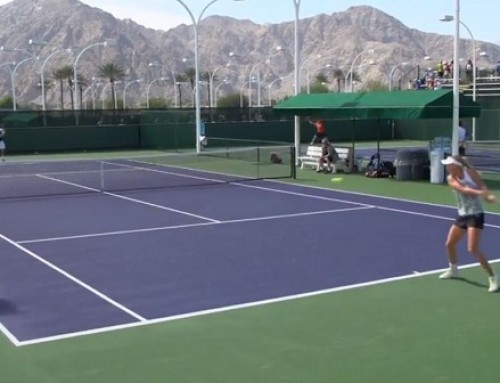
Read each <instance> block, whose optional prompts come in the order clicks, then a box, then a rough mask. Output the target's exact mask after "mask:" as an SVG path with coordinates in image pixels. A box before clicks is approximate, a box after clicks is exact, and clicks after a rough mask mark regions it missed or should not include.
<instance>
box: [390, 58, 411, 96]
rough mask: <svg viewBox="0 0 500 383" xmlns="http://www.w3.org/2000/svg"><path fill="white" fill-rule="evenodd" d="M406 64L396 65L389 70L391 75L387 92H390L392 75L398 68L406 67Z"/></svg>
mask: <svg viewBox="0 0 500 383" xmlns="http://www.w3.org/2000/svg"><path fill="white" fill-rule="evenodd" d="M407 65H408V63H407V62H402V63H401V64H397V65H394V66H393V67H392V69H391V74H390V75H389V91H392V80H393V78H394V73H395V72H396V70H397V69H398V68H401V67H404V66H407ZM400 82H401V81H400Z"/></svg>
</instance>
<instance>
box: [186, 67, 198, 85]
mask: <svg viewBox="0 0 500 383" xmlns="http://www.w3.org/2000/svg"><path fill="white" fill-rule="evenodd" d="M184 76H185V77H186V78H187V80H188V81H189V84H191V89H192V90H194V82H195V77H196V69H194V68H188V69H186V70H185V71H184Z"/></svg>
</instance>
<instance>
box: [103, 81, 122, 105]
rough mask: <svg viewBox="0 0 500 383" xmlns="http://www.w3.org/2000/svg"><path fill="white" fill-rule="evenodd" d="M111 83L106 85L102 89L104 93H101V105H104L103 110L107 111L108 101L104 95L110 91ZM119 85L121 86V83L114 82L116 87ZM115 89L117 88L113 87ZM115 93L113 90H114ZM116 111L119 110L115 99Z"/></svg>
mask: <svg viewBox="0 0 500 383" xmlns="http://www.w3.org/2000/svg"><path fill="white" fill-rule="evenodd" d="M111 84H112V83H111V82H108V83H107V84H106V85H104V87H103V88H102V91H101V96H100V98H101V105H102V109H106V100H105V99H104V94H105V93H106V90H108V87H110V86H111ZM117 84H121V81H115V82H114V85H117ZM113 89H115V87H114V86H113ZM112 91H113V90H112ZM114 107H115V110H116V109H117V105H116V97H115V105H114Z"/></svg>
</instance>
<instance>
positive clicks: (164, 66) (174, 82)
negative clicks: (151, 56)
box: [148, 62, 180, 106]
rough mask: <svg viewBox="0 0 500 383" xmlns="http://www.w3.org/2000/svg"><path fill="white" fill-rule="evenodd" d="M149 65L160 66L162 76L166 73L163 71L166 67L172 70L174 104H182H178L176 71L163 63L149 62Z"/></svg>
mask: <svg viewBox="0 0 500 383" xmlns="http://www.w3.org/2000/svg"><path fill="white" fill-rule="evenodd" d="M148 66H149V67H155V66H156V67H160V68H161V76H162V77H163V76H164V73H163V70H164V69H166V70H168V71H169V72H170V74H171V75H172V85H173V86H174V106H180V105H177V82H176V81H175V73H174V71H173V70H169V69H168V68H167V66H166V65H163V64H156V63H152V62H151V63H149V64H148Z"/></svg>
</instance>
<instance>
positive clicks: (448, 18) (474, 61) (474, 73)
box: [439, 3, 477, 141]
mask: <svg viewBox="0 0 500 383" xmlns="http://www.w3.org/2000/svg"><path fill="white" fill-rule="evenodd" d="M457 7H458V8H459V4H458V3H457ZM454 20H455V17H453V16H451V15H445V16H443V17H442V18H441V19H439V21H443V22H445V23H446V22H451V21H454ZM458 23H459V24H460V25H462V26H463V27H464V28H465V29H466V30H467V32H468V33H469V35H470V39H471V43H472V67H473V68H472V69H473V71H472V100H474V101H476V95H477V93H476V84H477V66H476V65H477V50H476V40H475V39H474V35H473V34H472V31H471V30H470V29H469V27H468V26H467V25H466V24H465V23H464V22H463V21H461V20H458ZM453 63H454V65H455V60H453ZM472 141H476V117H473V118H472Z"/></svg>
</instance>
